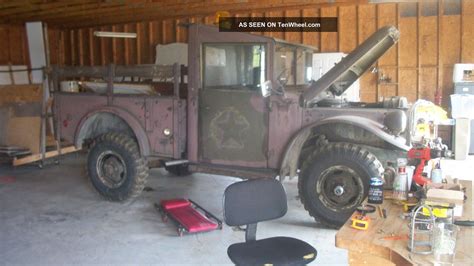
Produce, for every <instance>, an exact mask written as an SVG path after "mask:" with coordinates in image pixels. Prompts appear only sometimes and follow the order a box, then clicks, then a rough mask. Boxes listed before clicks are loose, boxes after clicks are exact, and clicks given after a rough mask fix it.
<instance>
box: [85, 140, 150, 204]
mask: <svg viewBox="0 0 474 266" xmlns="http://www.w3.org/2000/svg"><path fill="white" fill-rule="evenodd" d="M87 173H88V176H89V179H90V182H91V184H92V186H93V187H94V188H95V189H96V190H97V191H98V192H99V194H101V195H102V196H103V197H104V198H106V199H108V200H111V201H124V200H127V199H130V198H134V197H136V196H138V195H140V193H141V192H142V190H143V188H144V187H145V184H146V179H147V178H148V167H147V165H146V161H145V159H144V158H142V157H141V156H140V152H139V149H138V145H137V143H136V142H135V140H134V139H133V138H131V137H130V136H128V135H125V134H122V133H106V134H103V135H100V136H99V137H97V138H96V139H95V140H94V143H93V144H92V147H91V148H90V150H89V154H88V156H87Z"/></svg>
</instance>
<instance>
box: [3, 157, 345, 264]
mask: <svg viewBox="0 0 474 266" xmlns="http://www.w3.org/2000/svg"><path fill="white" fill-rule="evenodd" d="M84 158H85V157H84V155H81V154H77V155H69V156H67V157H65V158H64V159H63V161H62V162H61V164H60V165H50V166H46V167H45V168H44V169H42V170H39V169H38V168H37V167H35V166H24V167H18V168H16V169H13V168H10V167H5V166H0V176H11V177H13V179H14V180H12V181H13V182H11V183H8V182H5V180H4V182H1V181H0V221H1V225H0V259H1V262H0V264H6V265H9V264H35V265H38V264H112V265H113V264H160V265H165V264H199V265H203V264H230V263H231V262H230V260H229V259H228V257H227V253H226V249H227V247H228V246H229V245H230V244H232V243H235V242H241V241H244V233H243V232H242V231H235V230H233V229H232V228H230V227H227V226H224V228H223V230H222V231H213V232H208V233H203V234H196V235H185V236H183V237H178V236H177V234H176V229H175V227H174V225H173V224H171V223H163V222H162V220H161V217H160V215H158V213H157V212H156V211H155V209H154V208H153V203H155V202H159V201H160V199H167V198H176V197H186V198H191V199H193V200H195V201H196V202H198V203H199V204H201V205H202V206H203V207H205V208H206V209H208V210H209V211H211V212H212V213H214V214H215V215H217V216H218V217H220V218H222V216H223V214H222V197H223V192H224V189H225V188H226V187H227V186H228V185H229V184H231V183H233V182H236V181H238V180H239V179H236V178H230V177H224V176H215V175H205V174H193V175H190V176H186V177H175V176H172V175H171V174H168V173H167V172H166V171H164V170H162V169H154V170H152V171H151V173H150V177H149V182H148V187H150V188H152V189H153V191H149V192H143V194H142V195H141V196H140V197H138V198H137V199H135V200H133V201H131V202H126V203H114V202H107V201H104V200H102V199H101V198H100V197H99V195H98V194H97V193H95V191H94V190H93V188H92V187H91V186H90V185H89V184H88V182H87V180H86V178H85V170H84ZM284 185H285V188H286V191H287V194H288V202H289V206H288V213H287V215H286V216H285V217H283V218H281V219H278V220H276V221H271V222H265V223H261V224H259V228H258V234H257V237H258V238H263V237H267V236H276V235H283V236H292V237H296V238H299V239H302V240H305V241H307V242H308V243H310V244H312V245H313V246H314V247H316V249H317V250H318V257H317V259H316V261H315V264H316V263H318V264H339V265H345V264H347V252H346V251H345V250H342V249H338V248H335V247H334V235H335V233H336V231H335V230H330V229H325V228H320V227H318V225H317V224H316V223H315V222H314V220H313V219H312V218H311V217H310V216H309V215H308V214H307V213H306V211H305V210H304V209H303V207H302V204H301V203H300V201H299V199H298V198H297V188H296V179H294V180H291V181H286V182H285V183H284Z"/></svg>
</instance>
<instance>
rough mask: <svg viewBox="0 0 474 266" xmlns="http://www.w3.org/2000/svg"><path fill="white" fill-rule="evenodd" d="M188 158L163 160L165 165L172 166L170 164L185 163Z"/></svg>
mask: <svg viewBox="0 0 474 266" xmlns="http://www.w3.org/2000/svg"><path fill="white" fill-rule="evenodd" d="M188 162H189V161H188V160H175V161H167V162H165V166H172V165H178V164H186V163H188Z"/></svg>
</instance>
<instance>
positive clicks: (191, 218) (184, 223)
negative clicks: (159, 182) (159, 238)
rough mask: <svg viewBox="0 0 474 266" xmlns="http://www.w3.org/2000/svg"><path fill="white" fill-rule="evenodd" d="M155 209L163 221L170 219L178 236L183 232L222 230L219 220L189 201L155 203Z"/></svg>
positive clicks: (173, 200) (177, 200) (171, 200)
mask: <svg viewBox="0 0 474 266" xmlns="http://www.w3.org/2000/svg"><path fill="white" fill-rule="evenodd" d="M155 208H156V209H157V210H158V211H159V212H160V213H161V215H162V218H163V221H165V222H166V221H167V220H168V218H170V219H171V220H172V221H173V222H174V223H175V224H176V226H177V227H178V235H179V236H182V235H183V234H184V232H186V233H199V232H207V231H212V230H216V229H222V221H221V220H219V219H218V218H217V217H215V216H214V215H213V214H212V213H210V212H208V211H207V210H205V209H204V208H203V207H201V206H199V205H198V204H197V203H196V202H194V201H192V200H190V199H170V200H162V201H161V202H160V204H159V205H158V204H156V203H155Z"/></svg>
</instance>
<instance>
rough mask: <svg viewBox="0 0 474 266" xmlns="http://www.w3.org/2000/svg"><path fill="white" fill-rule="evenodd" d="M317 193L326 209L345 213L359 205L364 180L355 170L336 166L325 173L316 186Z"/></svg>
mask: <svg viewBox="0 0 474 266" xmlns="http://www.w3.org/2000/svg"><path fill="white" fill-rule="evenodd" d="M316 193H317V194H318V196H319V198H320V199H321V202H322V203H323V204H324V205H325V206H326V207H328V208H330V209H333V210H335V211H343V210H347V209H352V208H353V207H355V206H357V205H358V204H359V202H360V201H361V200H362V198H363V193H364V187H363V184H362V179H361V178H360V176H359V175H358V174H357V173H356V172H355V171H354V170H353V169H351V168H349V167H347V166H343V165H336V166H331V167H329V168H328V169H326V170H325V171H323V173H322V174H321V176H320V178H319V179H318V182H317V184H316Z"/></svg>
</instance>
